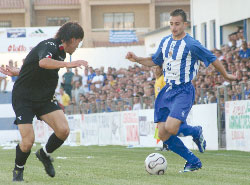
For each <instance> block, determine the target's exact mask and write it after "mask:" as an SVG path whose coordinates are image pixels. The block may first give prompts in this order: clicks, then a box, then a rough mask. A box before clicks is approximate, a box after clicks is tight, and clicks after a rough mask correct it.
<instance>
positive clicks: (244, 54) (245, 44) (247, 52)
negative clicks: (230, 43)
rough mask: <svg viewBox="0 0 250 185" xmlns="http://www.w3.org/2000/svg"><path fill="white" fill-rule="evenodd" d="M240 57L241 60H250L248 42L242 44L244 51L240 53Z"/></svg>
mask: <svg viewBox="0 0 250 185" xmlns="http://www.w3.org/2000/svg"><path fill="white" fill-rule="evenodd" d="M239 56H240V57H241V58H250V48H248V47H247V42H246V41H243V42H242V49H241V50H240V51H239Z"/></svg>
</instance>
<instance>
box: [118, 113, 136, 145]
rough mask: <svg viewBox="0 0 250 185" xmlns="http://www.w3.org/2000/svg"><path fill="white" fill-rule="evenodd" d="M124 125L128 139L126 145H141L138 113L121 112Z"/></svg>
mask: <svg viewBox="0 0 250 185" xmlns="http://www.w3.org/2000/svg"><path fill="white" fill-rule="evenodd" d="M121 120H122V125H123V126H124V133H125V137H126V140H125V141H126V143H125V144H126V145H138V144H139V129H138V123H139V120H138V111H124V112H121Z"/></svg>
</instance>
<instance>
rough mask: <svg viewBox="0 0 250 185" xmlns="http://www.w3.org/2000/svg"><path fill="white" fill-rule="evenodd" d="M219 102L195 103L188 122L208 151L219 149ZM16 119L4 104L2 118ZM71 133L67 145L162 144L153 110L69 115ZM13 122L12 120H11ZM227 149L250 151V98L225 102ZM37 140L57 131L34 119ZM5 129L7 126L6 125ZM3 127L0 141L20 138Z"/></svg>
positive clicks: (188, 140)
mask: <svg viewBox="0 0 250 185" xmlns="http://www.w3.org/2000/svg"><path fill="white" fill-rule="evenodd" d="M217 107H218V106H217V104H216V103H214V104H202V105H194V106H193V108H192V110H191V112H190V114H189V116H188V118H187V122H188V123H189V124H190V125H201V126H202V127H203V130H204V137H205V138H206V140H207V149H208V150H218V149H219V148H220V147H219V137H218V136H219V134H220V132H219V130H218V127H219V126H218V125H217V120H218V116H217V115H218V110H217ZM6 117H8V118H12V119H13V118H14V112H13V110H12V109H11V105H6V104H5V105H0V120H1V122H0V124H1V125H4V124H6V123H5V122H3V121H2V120H6V119H5V118H6ZM66 117H67V120H68V122H69V126H70V135H69V137H68V139H67V140H66V142H65V144H66V145H70V146H79V145H124V146H130V147H132V146H141V147H161V145H162V144H161V142H160V143H158V144H157V143H156V140H155V139H154V138H153V136H154V132H155V126H156V124H154V123H153V109H146V110H138V111H122V112H111V113H96V114H77V115H66ZM10 124H12V123H10ZM225 125H226V130H225V133H226V135H225V136H226V137H225V138H226V149H228V150H242V151H250V100H241V101H230V102H226V105H225ZM33 126H34V130H35V135H36V138H35V141H36V142H40V143H43V144H44V143H46V142H47V139H48V137H49V136H50V134H51V133H52V132H53V130H52V129H51V128H50V127H48V126H47V124H44V123H43V122H42V121H39V120H37V119H34V121H33ZM2 128H3V127H2ZM2 128H1V127H0V144H3V143H6V142H12V141H18V140H20V134H19V132H18V130H17V128H16V127H13V128H11V129H7V130H6V129H2ZM181 139H182V140H183V142H184V143H185V144H186V145H187V147H188V148H189V149H197V148H196V145H195V144H194V143H193V142H192V138H191V137H183V138H181Z"/></svg>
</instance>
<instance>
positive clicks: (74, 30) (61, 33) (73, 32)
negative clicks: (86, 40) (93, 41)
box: [55, 22, 84, 42]
mask: <svg viewBox="0 0 250 185" xmlns="http://www.w3.org/2000/svg"><path fill="white" fill-rule="evenodd" d="M83 36H84V32H83V29H82V27H81V26H80V25H79V24H78V23H77V22H67V23H65V24H64V25H62V26H61V27H60V28H59V30H58V31H57V33H56V36H55V38H56V39H60V40H62V41H63V42H69V41H70V39H72V38H75V39H83Z"/></svg>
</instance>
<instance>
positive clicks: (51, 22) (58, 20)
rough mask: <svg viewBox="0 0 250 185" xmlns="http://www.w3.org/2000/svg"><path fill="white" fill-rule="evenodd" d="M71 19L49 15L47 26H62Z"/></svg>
mask: <svg viewBox="0 0 250 185" xmlns="http://www.w3.org/2000/svg"><path fill="white" fill-rule="evenodd" d="M69 20H70V19H69V17H48V18H47V26H62V25H63V24H64V23H66V22H67V21H69Z"/></svg>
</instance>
